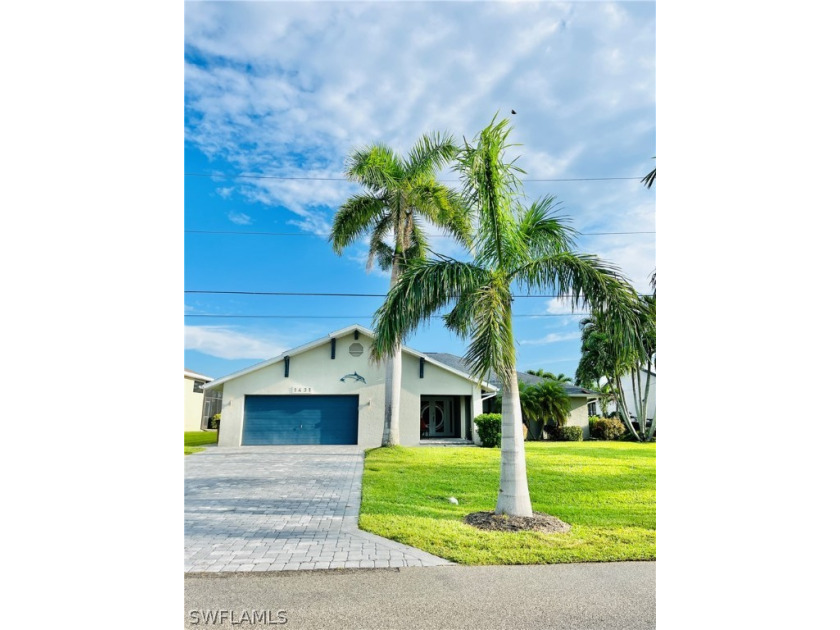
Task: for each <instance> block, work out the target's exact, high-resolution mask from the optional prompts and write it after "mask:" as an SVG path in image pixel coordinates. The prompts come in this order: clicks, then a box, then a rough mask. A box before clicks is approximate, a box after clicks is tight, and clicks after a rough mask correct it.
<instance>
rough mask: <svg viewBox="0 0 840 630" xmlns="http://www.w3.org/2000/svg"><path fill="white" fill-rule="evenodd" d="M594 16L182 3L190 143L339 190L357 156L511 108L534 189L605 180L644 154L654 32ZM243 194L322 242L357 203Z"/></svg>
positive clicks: (637, 16)
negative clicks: (619, 157) (558, 182)
mask: <svg viewBox="0 0 840 630" xmlns="http://www.w3.org/2000/svg"><path fill="white" fill-rule="evenodd" d="M600 4H601V3H586V4H582V3H568V4H561V3H515V4H514V3H463V4H462V3H431V4H430V3H389V4H383V3H319V4H316V5H308V4H307V3H285V2H284V3H250V2H249V3H187V5H185V41H186V44H187V63H186V67H185V93H186V110H187V120H188V124H187V129H186V137H187V141H188V142H190V143H193V144H194V145H195V146H197V147H198V148H200V149H201V150H202V151H203V152H204V153H206V154H207V155H208V156H209V157H211V158H214V159H219V158H220V159H224V160H227V161H228V162H230V164H231V165H234V166H235V167H237V168H240V169H241V170H242V171H243V172H244V171H248V172H261V173H271V174H275V175H283V176H306V175H315V176H333V177H335V176H338V177H340V176H341V173H342V170H343V161H344V157H345V156H346V155H347V153H348V152H349V151H350V150H351V149H352V148H354V147H357V146H360V145H364V144H369V143H372V142H377V141H381V142H385V143H387V144H388V145H390V146H392V147H394V148H395V149H396V150H398V151H399V152H404V151H405V150H407V149H408V148H409V147H410V146H411V145H412V144H413V142H414V141H415V140H416V138H417V137H418V136H419V135H420V134H422V133H424V132H427V131H432V130H440V131H450V132H452V133H454V134H455V135H456V137H457V138H459V139H460V137H461V136H462V135H464V136H466V137H467V138H472V137H473V136H474V135H475V133H476V132H478V131H479V129H481V128H482V127H483V126H484V125H486V124H487V123H488V122H489V120H490V117H491V116H492V115H493V114H494V113H495V112H496V111H500V112H501V113H502V115H508V112H509V111H510V109H511V108H515V109H516V110H517V112H518V114H517V116H515V117H512V118H513V123H514V125H515V130H514V133H513V134H512V136H511V140H512V141H513V142H516V143H522V144H523V147H522V148H521V149H516V150H515V151H516V152H518V153H521V154H522V155H523V159H522V163H523V165H526V166H527V169H526V170H528V171H529V176H531V177H538V176H541V177H544V178H548V177H560V176H570V175H571V176H573V175H575V174H577V175H579V176H580V175H588V176H593V175H612V174H614V173H613V172H610V171H611V170H612V169H613V168H619V167H622V168H623V166H624V165H623V164H611V163H610V162H609V160H607V161H603V160H602V157H603V156H609V155H611V153H610V152H612V154H614V153H615V145H616V142H617V141H618V142H621V143H622V145H623V147H625V148H629V149H630V150H635V151H639V152H640V153H641V154H642V155H643V156H644V157H645V158H647V157H649V156H648V153H650V154H652V153H651V151H652V150H653V147H652V146H650V145H652V142H650V140H649V138H650V136H651V130H652V129H653V125H654V124H655V118H654V115H653V107H652V104H653V101H654V98H655V95H654V90H653V85H654V81H655V72H654V68H653V65H652V63H651V61H652V59H653V57H654V54H655V28H654V25H655V21H654V16H653V14H652V12H651V13H645V9H644V8H641V9H637V8H636V7H625V6H623V5H604V6H602V7H599V6H597V5H600ZM590 5H591V6H590ZM499 42H504V45H499ZM348 56H350V57H352V63H345V60H347V59H348ZM619 59H620V60H621V62H622V63H621V64H620V65H616V63H615V62H616V60H619ZM599 104H601V105H609V108H608V109H606V110H605V109H604V108H603V107H599ZM640 107H647V108H649V110H650V113H649V114H647V115H646V117H645V116H643V119H649V123H648V124H647V125H645V124H641V125H640V124H639V123H638V122H637V121H638V119H639V115H638V110H639V108H640ZM628 116H632V117H631V118H627V117H628ZM625 119H626V120H628V121H632V122H627V123H625V122H624V121H625ZM515 154H516V153H514V155H515ZM237 186H238V187H241V188H242V189H243V190H244V191H245V192H246V198H248V199H250V200H252V201H258V202H260V203H264V204H266V205H269V206H280V207H282V208H285V209H286V210H288V211H290V212H291V213H293V214H295V215H298V217H302V218H297V219H294V220H295V221H298V223H296V225H300V227H301V228H302V229H305V230H310V231H314V232H316V233H322V232H323V225H324V223H329V221H330V220H331V215H332V212H333V211H334V210H335V208H336V207H337V206H338V205H339V204H340V203H341V202H342V201H343V200H344V199H345V198H346V197H347V195H348V193H349V192H350V191H351V190H352V188H351V187H349V185H348V184H347V183H346V182H329V181H311V180H250V181H248V182H247V183H242V184H238V185H237ZM610 190H611V189H610V188H605V187H601V188H600V189H599V190H598V192H595V193H594V194H592V195H590V197H589V200H588V201H590V202H592V203H595V204H597V202H598V200H599V198H600V197H601V195H603V194H604V193H609V191H610ZM560 197H561V198H562V195H560Z"/></svg>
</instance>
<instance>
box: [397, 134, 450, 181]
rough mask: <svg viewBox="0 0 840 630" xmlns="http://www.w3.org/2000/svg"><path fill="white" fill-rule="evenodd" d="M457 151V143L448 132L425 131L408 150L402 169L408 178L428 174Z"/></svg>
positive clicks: (444, 163) (433, 171)
mask: <svg viewBox="0 0 840 630" xmlns="http://www.w3.org/2000/svg"><path fill="white" fill-rule="evenodd" d="M457 153H458V145H456V144H455V140H454V138H453V137H452V136H451V135H450V134H441V133H439V132H432V133H426V134H423V135H422V136H420V139H419V140H417V142H416V143H415V144H414V146H413V147H412V148H411V149H410V150H409V152H408V159H407V160H406V161H405V163H404V165H403V170H404V171H405V174H406V177H407V178H408V179H415V178H417V177H424V176H430V175H433V174H434V173H435V171H437V170H438V169H440V168H442V167H443V166H445V165H446V164H447V163H448V162H449V161H450V160H452V159H453V158H454V157H455V155H456V154H457Z"/></svg>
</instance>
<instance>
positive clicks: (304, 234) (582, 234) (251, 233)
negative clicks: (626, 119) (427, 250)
mask: <svg viewBox="0 0 840 630" xmlns="http://www.w3.org/2000/svg"><path fill="white" fill-rule="evenodd" d="M184 233H186V234H237V235H240V236H319V237H320V235H319V234H315V233H314V232H242V231H239V230H184ZM607 234H656V232H655V231H650V232H644V231H640V232H579V233H578V234H577V236H604V235H607ZM428 236H429V238H451V237H449V235H448V234H429V235H428Z"/></svg>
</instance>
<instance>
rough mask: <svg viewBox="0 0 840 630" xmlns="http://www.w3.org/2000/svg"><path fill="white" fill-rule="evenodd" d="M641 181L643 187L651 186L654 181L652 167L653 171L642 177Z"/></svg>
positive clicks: (654, 176)
mask: <svg viewBox="0 0 840 630" xmlns="http://www.w3.org/2000/svg"><path fill="white" fill-rule="evenodd" d="M652 159H654V160H655V159H656V156H655V155H654V156H653V158H652ZM641 181H642V183H643V184H644V185H645V186H647V187H648V188H650V187H651V186H653V183H654V182H655V181H656V167H655V166H654V167H653V170H652V171H651V172H650V173H648V174H647V175H645V176H644V177H642V180H641Z"/></svg>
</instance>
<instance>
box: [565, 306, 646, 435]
mask: <svg viewBox="0 0 840 630" xmlns="http://www.w3.org/2000/svg"><path fill="white" fill-rule="evenodd" d="M636 308H637V312H638V317H637V318H636V320H635V321H636V326H637V331H636V336H637V340H638V342H637V343H632V344H626V345H625V344H623V343H622V342H621V341H619V340H617V339H615V338H614V337H613V336H612V332H611V331H612V330H614V323H613V322H611V317H612V314H611V313H610V311H609V310H607V311H604V312H599V313H594V314H593V315H591V316H590V317H587V318H585V319H583V320H581V323H580V325H581V358H580V363H579V364H578V369H577V372H576V373H575V376H576V378H577V381H578V382H593V381H594V382H600V381H601V380H602V379H605V380H606V384H605V385H604V386H602V387H601V390H602V391H608V392H609V399H610V401H611V402H614V403H615V406H616V412H617V414H618V416H619V418H621V421H622V422H624V424H625V427H626V429H627V431H628V433H629V434H630V435H631V436H632V438H633V439H635V440H638V441H642V442H647V441H650V440H652V439H653V438H654V435H655V433H656V411H655V410H654V413H653V417H652V419H651V422H650V424H648V422H647V419H648V416H647V413H648V399H649V397H650V386H651V374H652V372H653V369H654V368H655V366H656V296H655V295H645V296H639V300H638V302H637V306H636ZM625 375H629V377H630V390H631V391H630V392H629V394H628V392H627V391H626V390H625V388H624V386H623V385H622V382H621V378H622V377H623V376H625ZM631 401H632V407H631V406H630V402H631ZM604 402H605V400H604V399H603V398H602V411H603V409H604ZM631 409H632V410H633V411H634V412H635V414H631V413H630V410H631ZM634 415H635V418H636V420H637V422H638V423H639V428H638V430H637V429H636V428H635V427H634V426H633V416H634Z"/></svg>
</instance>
